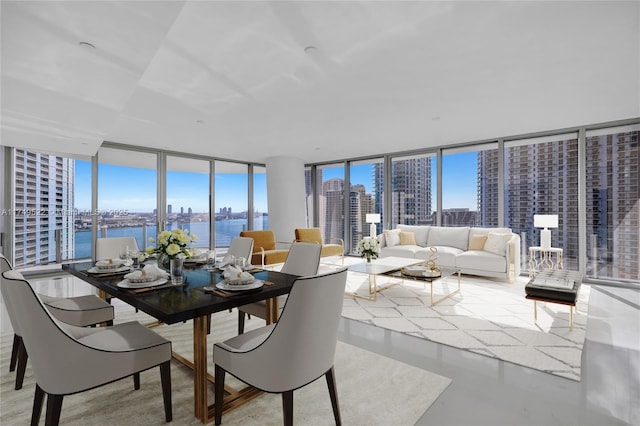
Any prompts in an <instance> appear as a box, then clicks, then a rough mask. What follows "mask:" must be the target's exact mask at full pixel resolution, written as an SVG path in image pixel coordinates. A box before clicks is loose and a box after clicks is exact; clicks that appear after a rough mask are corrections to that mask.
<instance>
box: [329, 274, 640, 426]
mask: <svg viewBox="0 0 640 426" xmlns="http://www.w3.org/2000/svg"><path fill="white" fill-rule="evenodd" d="M341 327H342V328H341V336H340V339H341V340H343V341H345V342H348V343H352V344H356V345H358V346H360V347H363V348H365V349H368V350H371V351H374V352H378V353H380V354H382V355H385V356H388V357H391V358H394V359H397V360H399V361H403V362H405V363H407V364H411V365H414V366H418V367H421V368H424V369H426V370H429V371H432V372H434V373H437V374H440V375H442V376H446V377H449V378H451V379H452V383H451V385H449V387H448V388H447V389H446V390H445V392H444V393H443V394H442V395H441V396H440V397H439V398H438V400H437V401H436V402H435V403H434V404H433V405H432V406H431V407H430V408H429V409H428V410H427V411H426V412H425V413H424V415H423V416H422V418H421V419H420V421H419V422H418V423H417V424H418V425H457V426H460V425H640V291H638V290H632V289H623V288H617V287H610V286H592V291H591V297H590V300H589V319H588V324H587V334H586V341H585V346H584V350H583V353H582V374H581V377H582V378H581V381H580V382H576V381H573V380H569V379H564V378H561V377H558V376H553V375H551V374H546V373H543V372H540V371H537V370H532V369H529V368H525V367H520V366H518V365H514V364H511V363H508V362H503V361H500V360H496V359H493V358H488V357H486V356H482V355H478V354H474V353H471V352H468V351H464V350H460V349H456V348H452V347H449V346H445V345H441V344H437V343H433V342H430V341H426V340H423V339H418V338H414V337H412V336H407V335H402V334H399V333H394V332H390V331H388V330H383V329H381V328H378V327H374V326H368V325H365V324H362V323H358V322H354V321H344V322H343V323H342V326H341ZM380 379H381V380H384V373H381V376H380Z"/></svg>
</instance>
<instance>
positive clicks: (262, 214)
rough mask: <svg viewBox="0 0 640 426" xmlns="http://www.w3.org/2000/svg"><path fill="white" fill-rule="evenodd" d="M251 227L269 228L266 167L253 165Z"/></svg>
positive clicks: (257, 228)
mask: <svg viewBox="0 0 640 426" xmlns="http://www.w3.org/2000/svg"><path fill="white" fill-rule="evenodd" d="M253 229H254V230H256V231H258V230H262V229H269V208H268V205H267V168H266V167H262V166H254V167H253Z"/></svg>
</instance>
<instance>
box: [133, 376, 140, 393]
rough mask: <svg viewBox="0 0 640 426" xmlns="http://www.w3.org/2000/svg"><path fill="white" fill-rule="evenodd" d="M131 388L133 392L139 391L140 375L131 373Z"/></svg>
mask: <svg viewBox="0 0 640 426" xmlns="http://www.w3.org/2000/svg"><path fill="white" fill-rule="evenodd" d="M133 388H134V389H135V390H138V389H140V373H139V372H138V373H133Z"/></svg>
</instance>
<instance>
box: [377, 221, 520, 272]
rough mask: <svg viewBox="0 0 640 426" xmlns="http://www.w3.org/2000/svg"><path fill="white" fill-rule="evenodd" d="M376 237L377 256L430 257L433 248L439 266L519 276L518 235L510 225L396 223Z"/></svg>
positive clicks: (464, 270) (426, 258) (425, 258)
mask: <svg viewBox="0 0 640 426" xmlns="http://www.w3.org/2000/svg"><path fill="white" fill-rule="evenodd" d="M378 240H379V241H380V247H381V249H380V257H390V256H396V257H410V258H415V259H423V260H429V259H430V255H431V254H432V252H431V249H430V247H435V248H436V249H437V260H436V264H437V265H438V266H440V267H453V268H459V269H460V272H462V273H463V274H470V275H481V276H487V277H497V278H505V279H507V280H509V281H513V280H514V279H515V277H517V276H518V275H520V237H519V236H518V235H517V234H514V233H513V232H512V231H511V229H509V228H476V227H468V226H465V227H442V226H426V225H425V226H417V225H396V227H395V229H393V230H390V231H384V233H382V234H380V235H378Z"/></svg>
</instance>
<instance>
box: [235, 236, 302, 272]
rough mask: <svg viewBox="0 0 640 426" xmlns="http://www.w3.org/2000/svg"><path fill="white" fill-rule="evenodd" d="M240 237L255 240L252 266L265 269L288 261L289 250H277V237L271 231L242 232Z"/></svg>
mask: <svg viewBox="0 0 640 426" xmlns="http://www.w3.org/2000/svg"><path fill="white" fill-rule="evenodd" d="M240 236H241V237H249V238H253V254H252V255H251V264H252V265H256V266H258V265H260V266H262V267H265V266H266V265H273V264H275V263H282V262H284V261H285V260H286V259H287V254H288V253H289V249H279V248H277V246H276V235H275V233H274V232H273V231H272V230H270V229H266V230H262V231H242V232H240ZM289 244H290V243H289Z"/></svg>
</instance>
